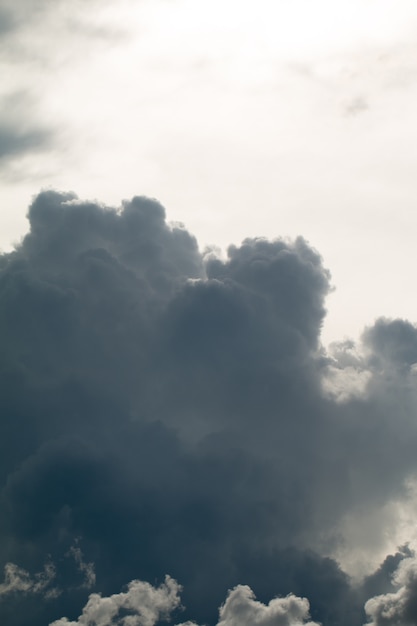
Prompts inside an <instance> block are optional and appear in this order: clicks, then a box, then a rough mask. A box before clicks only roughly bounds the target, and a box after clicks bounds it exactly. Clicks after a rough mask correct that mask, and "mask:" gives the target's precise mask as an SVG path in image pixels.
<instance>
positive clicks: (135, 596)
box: [50, 576, 181, 626]
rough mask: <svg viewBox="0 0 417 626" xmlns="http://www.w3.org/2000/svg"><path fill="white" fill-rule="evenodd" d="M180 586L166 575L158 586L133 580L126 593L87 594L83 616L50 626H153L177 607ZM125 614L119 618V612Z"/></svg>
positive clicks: (58, 621) (62, 620) (56, 622)
mask: <svg viewBox="0 0 417 626" xmlns="http://www.w3.org/2000/svg"><path fill="white" fill-rule="evenodd" d="M180 591H181V587H180V585H179V584H178V583H177V582H176V581H175V580H174V579H173V578H170V577H169V576H167V577H166V578H165V582H164V583H163V584H162V585H160V586H159V587H153V586H152V585H150V584H149V583H146V582H142V581H139V580H133V581H132V582H131V583H129V586H128V589H127V591H126V592H121V593H117V594H114V595H111V596H109V597H102V596H101V595H100V594H98V593H93V594H91V595H90V597H89V599H88V602H87V604H86V605H85V607H84V609H83V612H82V615H80V617H79V618H78V620H77V621H76V622H70V621H69V620H68V619H67V618H66V617H63V618H62V619H59V620H57V621H55V622H53V623H52V624H51V625H50V626H64V624H66V625H71V626H75V625H77V624H83V625H88V626H110V625H111V624H113V625H114V624H118V625H120V626H153V625H154V624H156V622H157V621H159V620H160V619H163V618H164V617H167V616H168V615H169V614H170V613H171V612H172V611H173V610H174V609H176V608H177V607H178V606H179V604H180V599H179V595H178V594H179V592H180ZM121 611H123V612H124V613H126V612H128V613H129V614H128V615H126V614H125V615H123V616H121V615H120V612H121Z"/></svg>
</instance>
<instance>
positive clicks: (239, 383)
mask: <svg viewBox="0 0 417 626" xmlns="http://www.w3.org/2000/svg"><path fill="white" fill-rule="evenodd" d="M28 218H29V222H30V232H29V233H28V235H27V236H26V237H25V238H24V239H23V240H22V242H21V243H20V244H19V245H18V246H17V247H16V249H15V250H14V251H12V252H11V253H7V254H3V255H2V256H1V257H0V339H1V342H2V352H1V354H0V368H1V372H2V375H1V377H0V411H1V415H2V420H1V421H0V440H1V441H2V443H3V446H2V454H1V455H0V477H1V492H0V494H1V495H0V500H1V501H0V505H1V506H0V529H1V535H0V536H1V540H0V564H1V563H3V564H6V563H8V562H9V563H11V562H13V563H17V564H19V567H20V568H22V569H24V570H25V571H27V572H36V571H39V570H40V569H41V568H42V564H43V563H44V562H45V559H46V558H47V555H50V558H51V559H52V562H53V563H54V564H55V566H56V576H57V581H56V586H57V587H59V589H62V593H61V595H60V596H59V597H57V598H51V599H50V601H48V603H44V604H42V605H39V606H36V607H34V606H33V604H31V602H30V597H28V598H27V599H25V600H24V601H20V602H19V603H18V604H17V600H16V598H12V597H11V596H10V597H8V599H7V602H3V603H1V602H0V617H1V619H2V621H4V622H5V623H7V624H8V625H9V626H17V625H21V624H24V623H27V620H28V619H29V618H28V616H29V615H30V616H31V617H30V620H31V624H32V625H33V626H44V624H45V623H50V622H53V621H54V620H56V619H59V617H60V616H61V615H66V616H67V618H68V620H77V619H78V615H79V614H80V607H82V606H83V605H85V604H86V601H87V598H86V594H87V587H88V586H89V585H91V584H94V581H93V574H94V575H95V576H96V587H95V588H96V589H99V590H100V591H101V592H102V594H103V596H102V598H103V599H104V598H106V597H109V596H110V595H111V594H112V593H113V590H114V589H120V588H122V587H123V586H124V585H126V583H127V582H128V581H129V580H138V579H140V580H143V581H148V582H150V583H154V582H155V581H156V580H162V579H163V577H164V576H165V575H166V574H167V573H168V574H169V575H170V576H172V577H173V578H175V580H178V581H179V582H180V583H181V585H184V592H183V601H184V605H185V606H186V607H187V608H186V610H185V612H184V614H183V616H182V618H183V620H196V623H209V624H214V623H216V620H217V613H216V607H218V606H219V605H220V604H221V602H222V601H223V599H224V597H225V594H226V592H227V590H228V589H233V588H236V586H238V585H243V587H238V589H239V590H240V591H239V592H237V591H236V592H235V595H236V594H237V596H238V597H239V598H240V600H241V601H242V602H243V604H244V605H245V606H247V609H248V615H252V614H253V610H255V609H256V607H258V608H259V606H260V605H258V604H256V603H255V600H254V599H253V597H252V596H250V594H249V595H248V593H249V592H247V587H245V585H248V586H250V588H251V589H253V591H254V593H255V594H256V596H257V597H258V598H259V602H261V603H263V604H264V605H265V606H267V605H266V604H265V603H267V602H269V600H270V598H271V597H272V598H274V597H276V596H282V597H284V596H287V595H289V594H294V595H295V596H297V597H299V598H308V599H309V602H310V612H311V619H312V620H313V621H314V622H320V623H322V624H324V626H327V625H328V626H335V625H336V624H337V625H340V626H345V625H346V626H347V625H349V626H352V624H358V625H359V624H362V623H363V622H364V621H365V613H364V611H363V604H364V601H365V599H366V597H369V595H371V594H372V595H377V594H378V593H386V592H387V589H386V588H385V587H384V585H383V580H384V579H383V577H382V576H380V577H379V578H378V577H377V576H376V577H374V578H373V586H370V582H369V580H368V581H367V583H366V584H367V585H368V587H366V588H365V587H363V588H361V587H358V586H357V585H356V586H355V585H353V584H352V582H351V580H350V579H349V576H348V575H347V574H346V573H345V572H343V570H342V568H341V567H340V566H339V565H338V564H337V563H336V562H335V561H334V560H333V559H332V558H329V554H331V553H332V552H333V553H334V552H335V551H337V548H338V547H339V546H341V545H343V543H344V542H346V541H349V537H350V535H349V533H351V534H352V533H353V535H354V531H355V528H360V529H361V531H365V530H366V529H367V527H368V526H369V535H370V536H372V540H373V541H374V542H375V545H376V546H377V547H378V546H381V545H383V540H384V537H385V535H386V526H385V524H386V523H388V521H389V520H388V517H387V513H386V511H387V507H389V506H390V504H392V506H395V503H396V502H398V501H399V500H402V499H404V498H406V497H407V493H408V492H407V484H408V483H407V481H409V480H412V479H413V477H414V476H415V473H416V469H417V467H416V459H415V446H416V443H417V429H416V427H415V420H414V419H413V416H414V415H415V407H416V386H415V378H414V369H413V363H414V348H413V345H414V343H416V341H417V340H416V337H417V330H416V328H415V326H413V325H412V324H410V323H409V322H405V321H401V320H387V319H381V320H379V321H377V322H376V324H374V325H373V326H372V327H370V328H368V329H367V330H366V332H365V334H364V337H363V342H362V344H361V345H358V346H355V345H353V344H352V343H346V342H345V343H342V344H339V345H338V346H335V347H334V349H333V352H332V354H325V353H324V351H323V348H322V347H321V345H320V329H321V326H322V324H323V320H324V317H325V297H326V295H327V293H328V292H329V289H330V284H329V281H330V276H329V272H328V271H327V270H326V269H325V268H324V267H323V264H322V260H321V258H320V255H319V254H318V253H317V252H316V251H315V250H313V249H312V248H311V247H310V246H309V245H308V244H307V243H306V242H305V241H304V240H303V239H302V238H298V239H296V240H295V241H293V242H289V241H285V240H280V239H278V240H275V241H267V240H265V239H261V238H258V239H247V240H245V241H244V242H243V243H242V245H241V246H233V247H231V248H230V249H229V251H228V256H227V258H226V259H224V260H220V259H216V258H213V255H211V256H210V255H209V256H208V257H207V256H204V255H202V254H200V252H199V250H198V246H197V242H196V240H195V239H194V238H193V237H192V236H191V235H190V234H189V233H188V232H187V231H186V230H185V229H184V228H181V227H174V226H170V225H169V224H167V222H166V220H165V211H164V209H163V207H162V206H161V205H160V204H159V203H158V202H157V201H155V200H151V199H149V198H143V197H136V198H134V199H133V200H131V201H126V202H125V203H124V204H123V205H122V206H121V207H120V208H118V209H113V208H109V207H104V206H101V205H99V204H98V203H96V202H84V201H81V200H79V199H78V198H77V197H76V195H75V194H73V193H59V192H55V191H45V192H42V193H41V194H39V195H38V196H37V197H36V198H35V199H34V201H33V203H32V205H31V207H30V209H29V213H28ZM416 345H417V343H416ZM335 372H337V380H336V378H335V377H336V374H335ZM352 372H357V373H358V375H361V376H362V374H366V376H365V378H364V384H363V385H362V386H360V385H359V386H356V387H354V389H353V387H352V376H353V374H352ZM326 376H327V379H328V382H327V385H328V386H327V388H325V389H323V380H324V378H325V377H326ZM332 376H333V377H332ZM335 381H336V382H335ZM336 383H337V386H338V389H337V390H336V391H335V389H334V388H333V390H332V385H333V387H334V386H335V385H336ZM349 385H350V387H349ZM344 386H345V387H349V389H350V391H349V393H347V392H346V393H343V390H344ZM345 391H346V390H345ZM393 416H395V419H393ZM364 511H365V512H366V513H367V514H368V513H369V515H370V518H369V519H370V520H375V519H378V524H377V525H375V524H374V523H373V522H372V523H371V521H369V520H368V518H366V517H365V518H364V516H363V515H364ZM346 520H348V521H346ZM77 541H79V542H80V544H77ZM81 543H82V554H81V552H78V551H77V546H78V548H79V549H81ZM364 547H366V546H365V545H364ZM355 549H356V550H357V551H359V552H360V550H361V549H362V546H361V545H356V546H352V551H355ZM68 554H70V555H71V554H72V558H71V559H69V558H68ZM74 559H75V560H74ZM93 563H94V570H93V566H92V564H93ZM80 577H81V578H82V580H83V582H82V583H80ZM245 589H246V591H242V590H245ZM366 590H368V591H369V592H370V594H369V595H368V596H366ZM94 597H95V598H97V597H98V596H94ZM231 597H233V598H234V597H235V596H231ZM230 602H231V601H230ZM297 602H298V601H297ZM245 603H246V604H245ZM226 604H227V603H226ZM296 604H297V603H296ZM120 606H121V605H120ZM225 606H226V605H225ZM227 606H229V605H227ZM268 606H269V607H271V606H274V607H276V606H280V605H279V603H278V604H273V605H268ZM297 606H298V605H297ZM300 606H301V607H302V606H304V608H305V607H306V605H305V604H301V605H300ZM254 607H255V608H254ZM256 610H257V609H256ZM259 610H260V611H261V613H260V615H261V614H262V615H265V616H268V615H269V613H268V612H266V613H264V609H263V608H262V610H261V609H259ZM268 610H269V611H272V609H271V608H269V609H268ZM300 610H301V609H300ZM303 610H304V609H303ZM272 613H273V611H272ZM301 614H302V615H305V613H302V612H301V613H300V614H299V615H300V616H301ZM122 617H123V616H122ZM262 619H264V617H262ZM267 619H269V617H265V620H267ZM271 619H275V617H274V618H272V617H271ZM294 619H295V618H294ZM297 619H299V621H300V623H302V620H304V617H299V618H297ZM305 619H307V618H305ZM75 623H77V622H75ZM81 623H82V622H81ZM231 623H233V622H231ZM265 623H271V624H272V623H275V622H273V621H271V622H268V621H266V622H265ZM284 623H286V622H284ZM289 623H291V622H289Z"/></svg>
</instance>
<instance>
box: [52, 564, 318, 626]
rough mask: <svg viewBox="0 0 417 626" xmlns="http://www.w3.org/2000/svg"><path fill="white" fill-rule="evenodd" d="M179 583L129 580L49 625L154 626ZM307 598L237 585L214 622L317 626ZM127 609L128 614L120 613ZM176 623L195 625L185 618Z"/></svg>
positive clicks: (172, 603)
mask: <svg viewBox="0 0 417 626" xmlns="http://www.w3.org/2000/svg"><path fill="white" fill-rule="evenodd" d="M180 591H181V586H180V585H179V584H178V583H177V582H176V581H175V580H174V579H173V578H170V577H169V576H167V577H166V578H165V582H164V583H163V584H162V585H161V586H160V587H157V588H155V587H152V585H150V584H149V583H146V582H141V581H139V580H134V581H132V582H131V583H130V584H129V586H128V590H127V592H125V593H118V594H114V595H112V596H109V597H102V596H101V595H100V594H97V593H94V594H91V595H90V598H89V600H88V602H87V604H86V606H85V607H84V610H83V613H82V615H80V617H79V618H78V620H77V621H76V622H70V621H68V619H67V618H66V617H63V618H62V619H59V620H57V621H55V622H53V623H52V624H50V626H64V625H66V626H77V625H85V626H87V625H88V626H111V625H114V626H115V625H116V624H117V626H154V624H156V622H157V621H159V620H161V619H164V618H168V617H169V615H170V614H171V613H172V611H174V610H175V609H177V608H178V607H179V606H180V598H179V592H180ZM309 608H310V607H309V602H308V600H307V599H306V598H298V597H296V596H294V595H292V594H291V595H288V596H287V597H286V598H274V599H273V600H271V601H270V602H269V603H268V604H263V603H262V602H258V601H257V600H256V599H255V594H254V593H253V591H252V589H251V588H250V587H248V586H246V585H238V586H237V587H235V588H234V589H232V590H231V591H229V594H228V596H227V599H226V601H225V603H224V604H223V605H222V606H221V607H220V610H219V622H218V624H217V626H254V625H256V626H303V625H304V626H318V625H317V624H316V622H310V621H308V620H309ZM121 611H124V612H126V611H128V612H129V615H126V614H124V615H121V614H120V613H121ZM177 626H197V624H195V622H191V621H187V622H183V623H181V624H178V625H177Z"/></svg>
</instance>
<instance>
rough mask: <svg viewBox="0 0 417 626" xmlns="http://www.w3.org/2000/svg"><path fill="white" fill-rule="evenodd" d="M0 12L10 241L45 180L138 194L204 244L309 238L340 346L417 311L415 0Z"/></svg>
mask: <svg viewBox="0 0 417 626" xmlns="http://www.w3.org/2000/svg"><path fill="white" fill-rule="evenodd" d="M1 6H2V9H1V15H0V20H1V28H2V42H3V44H2V47H1V59H0V63H1V67H0V69H1V73H2V81H1V96H2V104H1V110H0V132H1V135H0V137H1V144H0V167H1V176H2V186H1V204H2V211H1V216H0V219H1V224H0V226H1V240H0V245H1V246H2V247H3V249H7V248H8V247H9V246H10V244H11V243H12V242H15V241H16V240H18V239H19V238H21V236H22V234H23V233H24V232H26V231H27V228H28V226H27V222H26V220H25V215H26V211H27V206H28V204H29V202H30V199H31V197H32V196H33V194H35V193H37V192H38V191H39V190H40V188H44V187H47V188H48V187H53V188H58V189H60V190H64V191H68V190H74V191H76V192H77V193H78V194H79V195H80V196H82V197H85V198H97V199H99V200H100V201H101V202H104V203H111V204H114V205H116V206H117V205H119V204H120V202H121V201H122V199H125V198H130V197H132V196H133V195H135V194H138V193H140V194H145V195H149V196H151V197H156V198H158V199H159V200H160V201H161V202H163V204H164V205H165V206H166V208H167V211H168V217H169V219H172V220H179V221H182V222H184V223H185V224H186V225H187V227H188V228H190V230H191V231H192V232H193V233H194V234H195V235H196V236H197V238H198V241H199V243H200V246H202V247H204V246H205V245H206V244H211V245H217V246H220V247H222V248H225V247H227V245H229V244H230V243H231V242H234V243H239V242H240V241H241V240H242V239H243V238H244V237H247V236H254V235H260V236H267V237H270V238H274V237H277V236H290V237H293V236H296V235H299V234H302V235H303V236H304V237H305V238H306V239H307V240H308V241H309V242H310V243H311V245H313V246H314V247H315V248H316V249H318V250H319V251H320V253H321V254H322V255H323V257H324V261H325V264H326V266H327V267H328V268H329V269H330V270H331V273H332V276H333V281H332V283H333V286H334V287H335V288H336V290H335V292H334V294H332V295H331V296H330V297H329V299H328V307H329V315H328V318H327V320H326V323H325V326H324V333H323V337H324V340H326V341H328V340H335V339H341V338H343V337H344V336H345V335H347V336H357V335H358V334H359V333H360V332H361V331H362V329H363V327H364V325H366V324H368V323H371V322H372V321H373V320H374V318H375V317H377V316H378V315H381V314H385V315H387V316H403V317H407V318H411V319H416V304H415V299H414V298H413V293H412V289H410V285H411V284H412V283H413V268H414V265H415V249H414V248H415V246H414V232H415V226H416V223H415V222H416V217H415V216H416V211H415V210H414V190H415V162H416V150H417V148H416V146H417V141H416V133H417V130H416V124H415V109H416V97H417V87H416V73H417V66H416V64H417V61H416V59H417V54H416V47H417V43H416V42H417V34H416V33H417V6H416V3H415V2H414V0H398V1H395V0H346V1H345V0H337V1H334V0H314V1H313V2H312V1H311V0H292V1H291V2H287V1H285V0H259V1H256V2H254V1H251V0H239V1H238V0H236V1H235V0H212V1H211V2H203V1H201V2H200V1H199V0H122V1H118V2H112V0H105V1H102V2H97V1H95V0H90V1H88V2H77V1H76V0H68V1H67V2H61V1H58V2H54V3H49V2H42V1H40V0H19V1H18V2H16V3H11V2H7V0H4V1H3V2H2V5H1ZM359 267H360V268H361V269H360V270H359V269H358V268H359Z"/></svg>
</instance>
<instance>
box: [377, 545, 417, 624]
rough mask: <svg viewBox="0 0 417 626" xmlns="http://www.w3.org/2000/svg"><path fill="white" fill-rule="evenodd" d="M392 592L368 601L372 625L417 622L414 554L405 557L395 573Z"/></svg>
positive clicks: (416, 569)
mask: <svg viewBox="0 0 417 626" xmlns="http://www.w3.org/2000/svg"><path fill="white" fill-rule="evenodd" d="M393 585H394V587H395V588H396V590H395V591H393V592H392V593H386V594H382V595H379V596H376V597H374V598H371V599H370V600H368V601H367V603H366V605H365V610H366V613H367V615H368V618H369V622H368V623H369V624H370V625H372V626H394V625H396V624H404V626H408V625H410V626H413V625H414V624H417V562H416V558H415V557H414V556H412V557H409V558H405V559H403V560H402V561H401V562H400V564H399V565H398V568H397V570H396V571H395V573H394V575H393Z"/></svg>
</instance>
